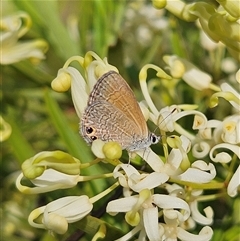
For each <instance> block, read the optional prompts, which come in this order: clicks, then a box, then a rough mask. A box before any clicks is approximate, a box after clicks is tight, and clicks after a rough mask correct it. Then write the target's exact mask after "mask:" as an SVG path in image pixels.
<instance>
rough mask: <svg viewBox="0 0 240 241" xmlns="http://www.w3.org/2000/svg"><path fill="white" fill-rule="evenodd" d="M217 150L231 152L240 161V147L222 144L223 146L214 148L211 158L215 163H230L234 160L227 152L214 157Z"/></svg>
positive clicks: (219, 145) (210, 154)
mask: <svg viewBox="0 0 240 241" xmlns="http://www.w3.org/2000/svg"><path fill="white" fill-rule="evenodd" d="M217 149H228V150H231V151H232V152H233V153H234V154H235V155H236V156H237V157H238V158H239V159H240V147H239V146H237V145H232V144H228V143H222V144H218V145H216V146H214V147H213V148H212V149H211V151H210V153H209V157H210V158H211V160H212V161H214V162H220V163H229V162H230V161H231V160H232V157H231V156H230V155H229V154H228V153H227V152H220V153H217V154H216V156H215V157H214V156H213V153H214V152H215V151H216V150H217Z"/></svg>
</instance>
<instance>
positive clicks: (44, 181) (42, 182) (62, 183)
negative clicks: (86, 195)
mask: <svg viewBox="0 0 240 241" xmlns="http://www.w3.org/2000/svg"><path fill="white" fill-rule="evenodd" d="M22 178H23V174H22V173H21V174H20V175H19V176H18V178H17V180H16V186H17V188H18V190H19V191H21V192H22V193H26V194H37V193H45V192H50V191H54V190H59V189H66V188H71V187H74V186H76V185H77V183H78V181H79V178H80V177H79V175H67V174H64V173H61V172H58V171H55V170H53V169H47V170H45V171H44V173H43V174H42V175H41V176H39V177H37V178H35V179H33V180H31V182H32V183H33V184H34V185H35V187H27V186H23V185H22V184H21V180H22Z"/></svg>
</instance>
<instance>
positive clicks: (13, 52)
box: [0, 12, 48, 64]
mask: <svg viewBox="0 0 240 241" xmlns="http://www.w3.org/2000/svg"><path fill="white" fill-rule="evenodd" d="M30 26H31V19H30V17H29V15H28V14H27V13H24V12H19V13H16V14H14V15H12V16H6V17H4V18H2V19H1V22H0V28H1V30H2V32H1V40H0V43H1V56H2V57H1V64H13V63H16V62H19V61H21V60H23V59H28V58H31V59H34V60H35V62H36V60H41V59H45V55H44V53H45V52H46V51H47V49H48V44H47V43H46V42H45V41H44V40H42V39H37V40H31V41H19V38H21V37H22V36H23V35H24V34H25V33H26V32H27V31H28V30H29V28H30Z"/></svg>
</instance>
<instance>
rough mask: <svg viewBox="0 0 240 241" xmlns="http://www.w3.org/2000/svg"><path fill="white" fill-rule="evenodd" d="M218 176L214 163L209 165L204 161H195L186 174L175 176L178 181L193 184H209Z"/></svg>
mask: <svg viewBox="0 0 240 241" xmlns="http://www.w3.org/2000/svg"><path fill="white" fill-rule="evenodd" d="M215 176H216V169H215V167H214V165H213V164H212V163H209V164H207V163H206V162H204V161H200V160H198V161H195V162H194V163H192V165H191V167H190V168H188V169H187V170H186V171H185V172H184V173H182V174H180V175H177V176H173V177H174V178H176V179H177V180H182V181H186V182H192V183H208V182H210V181H211V180H213V179H214V178H215Z"/></svg>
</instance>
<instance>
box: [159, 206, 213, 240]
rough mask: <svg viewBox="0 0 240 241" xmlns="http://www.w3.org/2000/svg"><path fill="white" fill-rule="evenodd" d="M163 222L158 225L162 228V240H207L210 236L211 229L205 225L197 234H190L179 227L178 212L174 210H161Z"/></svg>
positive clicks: (211, 233)
mask: <svg viewBox="0 0 240 241" xmlns="http://www.w3.org/2000/svg"><path fill="white" fill-rule="evenodd" d="M163 213H164V221H165V223H166V224H164V223H160V224H159V226H160V227H162V229H163V230H164V235H163V237H162V239H161V240H162V241H163V240H171V241H177V240H182V241H192V240H196V241H208V240H210V239H211V238H212V235H213V231H212V229H211V228H210V227H208V226H206V227H204V228H202V230H201V231H200V232H199V234H198V235H197V234H191V233H189V232H188V231H186V230H184V229H183V228H181V227H179V216H180V215H179V213H178V212H177V211H176V210H168V209H167V210H163Z"/></svg>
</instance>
